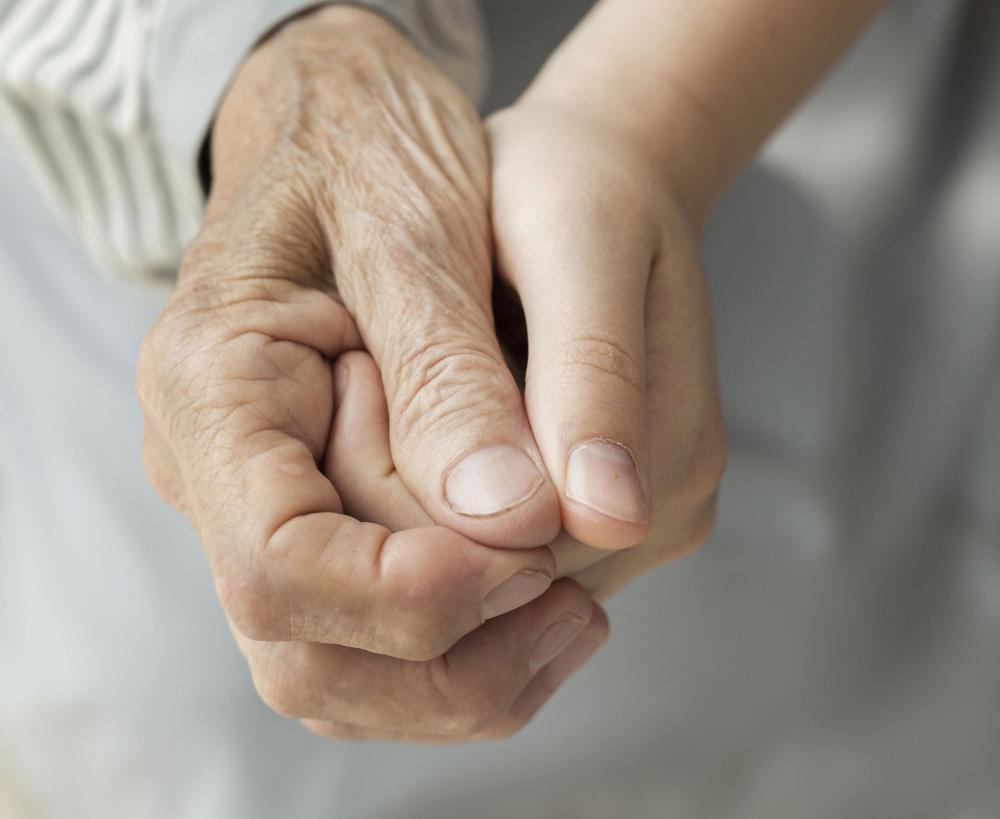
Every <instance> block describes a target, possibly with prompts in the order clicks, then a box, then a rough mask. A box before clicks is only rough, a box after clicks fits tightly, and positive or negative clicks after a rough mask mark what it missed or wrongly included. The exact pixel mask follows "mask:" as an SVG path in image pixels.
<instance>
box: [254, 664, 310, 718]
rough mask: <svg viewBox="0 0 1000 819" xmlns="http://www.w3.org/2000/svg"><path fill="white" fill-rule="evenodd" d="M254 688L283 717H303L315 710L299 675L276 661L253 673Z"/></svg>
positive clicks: (265, 703)
mask: <svg viewBox="0 0 1000 819" xmlns="http://www.w3.org/2000/svg"><path fill="white" fill-rule="evenodd" d="M253 683H254V688H255V689H256V690H257V696H259V697H260V699H261V701H262V702H263V703H264V705H266V706H267V707H268V708H270V709H271V710H272V711H274V712H275V713H276V714H280V715H281V716H283V717H288V718H289V719H303V718H305V717H309V716H311V715H312V714H311V711H312V710H313V709H312V707H311V704H310V697H309V695H308V692H307V690H306V688H305V686H304V685H303V684H302V681H301V680H300V679H299V675H297V674H295V673H293V672H292V671H291V670H290V669H286V668H283V667H281V666H279V665H276V664H274V663H271V664H269V665H268V666H267V667H266V669H265V670H264V671H262V672H261V673H255V674H254V675H253Z"/></svg>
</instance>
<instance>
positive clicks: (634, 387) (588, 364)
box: [556, 335, 646, 400]
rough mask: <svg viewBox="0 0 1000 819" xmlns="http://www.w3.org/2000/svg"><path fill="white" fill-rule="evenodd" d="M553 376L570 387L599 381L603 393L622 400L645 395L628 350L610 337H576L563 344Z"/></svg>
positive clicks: (639, 366) (636, 363)
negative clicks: (619, 397) (609, 393)
mask: <svg viewBox="0 0 1000 819" xmlns="http://www.w3.org/2000/svg"><path fill="white" fill-rule="evenodd" d="M556 367H557V370H556V376H557V377H558V378H559V379H561V380H565V381H570V382H572V383H585V384H592V383H593V381H594V379H595V378H597V379H599V380H600V383H601V384H602V385H603V387H604V390H602V391H601V392H602V393H603V392H604V391H605V390H607V389H608V388H610V390H611V391H612V392H611V395H618V396H624V397H625V398H626V399H631V398H637V399H640V400H641V399H642V398H643V397H644V396H645V394H646V385H645V378H644V375H643V368H642V364H641V363H640V362H639V361H638V360H637V359H636V356H634V355H633V354H632V353H631V352H629V350H628V348H627V347H626V346H625V345H624V344H622V343H621V342H619V341H618V340H617V339H615V338H613V337H611V336H598V335H585V336H577V337H575V338H572V339H570V340H568V341H566V342H564V343H563V345H562V348H561V350H560V356H559V359H558V361H557V362H556Z"/></svg>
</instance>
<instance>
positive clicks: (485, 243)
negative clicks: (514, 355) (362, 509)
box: [331, 135, 561, 547]
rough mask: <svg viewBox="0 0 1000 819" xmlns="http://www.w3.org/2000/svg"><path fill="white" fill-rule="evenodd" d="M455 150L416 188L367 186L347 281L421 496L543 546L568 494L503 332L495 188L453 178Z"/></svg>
mask: <svg viewBox="0 0 1000 819" xmlns="http://www.w3.org/2000/svg"><path fill="white" fill-rule="evenodd" d="M477 139H481V135H479V136H477ZM441 150H444V149H443V148H441V147H440V146H438V148H436V149H435V150H428V151H427V152H426V153H425V154H423V155H422V156H421V162H420V163H419V164H418V163H412V162H411V163H408V164H407V165H405V166H403V169H404V170H406V171H407V173H409V174H411V175H412V176H414V177H415V178H414V179H412V180H411V181H410V183H408V184H407V185H406V187H405V190H403V189H399V188H397V187H395V186H394V185H392V184H389V183H387V184H386V185H384V186H382V187H380V188H378V189H377V190H376V189H374V188H372V187H370V186H369V187H366V188H364V189H363V191H362V192H361V194H359V195H361V196H362V197H363V198H364V202H363V204H360V205H357V206H355V207H352V208H350V209H349V216H348V217H345V218H343V219H342V220H341V221H340V222H339V223H338V224H337V225H336V226H335V228H336V241H335V242H332V243H331V244H332V245H333V246H334V247H335V254H334V255H335V258H334V268H335V270H336V273H337V287H338V290H339V292H340V294H341V297H342V298H343V300H344V303H345V305H346V306H347V308H348V309H349V310H350V312H351V314H352V315H353V316H354V317H355V319H356V321H357V324H358V327H359V330H360V332H361V334H362V337H363V338H364V342H365V346H366V347H367V348H368V350H369V351H370V352H371V355H372V357H373V358H374V360H375V362H376V364H377V366H378V369H379V371H380V372H381V376H382V382H383V385H384V388H385V396H386V401H387V404H388V413H389V434H390V435H389V437H390V444H391V449H392V460H393V462H394V463H395V466H396V469H397V470H398V472H399V474H400V476H401V477H402V479H403V481H404V482H405V483H406V485H407V487H408V488H409V490H410V491H411V492H412V493H413V495H414V497H415V498H416V499H417V501H418V502H419V503H420V505H421V506H423V508H424V509H425V511H426V512H427V513H428V514H429V515H430V517H431V518H432V519H433V520H434V521H435V522H436V523H438V524H440V525H442V526H446V527H448V528H450V529H453V530H455V531H457V532H460V533H461V534H463V535H465V536H467V537H469V538H471V539H473V540H476V541H478V542H480V543H485V544H488V545H493V546H507V547H531V546H539V545H543V544H546V543H548V542H549V541H550V540H551V539H552V538H554V537H555V536H556V534H557V533H558V531H559V528H560V525H561V521H560V513H559V504H558V497H557V495H556V492H555V488H554V487H553V485H552V483H551V481H550V479H549V477H548V475H547V473H546V471H545V466H544V462H543V460H542V456H541V454H540V452H539V449H538V445H537V444H536V442H535V438H534V436H533V434H532V431H531V427H530V425H529V423H528V418H527V413H526V411H525V407H524V399H523V397H522V395H521V391H520V389H519V388H518V385H517V383H516V381H515V379H514V377H513V376H512V374H511V372H510V371H509V369H508V368H507V365H506V363H505V362H504V357H503V354H502V352H501V349H500V345H499V343H498V341H497V337H496V330H495V327H494V322H493V312H492V304H491V289H492V278H493V276H492V239H491V230H490V225H489V219H488V212H487V205H486V190H485V186H484V185H479V184H472V183H471V182H468V181H467V182H464V183H461V184H460V183H457V182H455V183H448V182H445V181H444V180H447V179H449V178H450V176H449V174H451V175H454V174H455V173H457V172H456V171H455V170H454V166H455V163H454V162H449V161H448V160H447V157H443V156H442V155H441V154H440V151H441ZM425 166H427V167H432V168H434V167H436V168H440V169H441V170H440V172H439V173H430V172H429V171H425V170H424V167H425ZM401 173H402V170H401ZM376 199H377V201H376Z"/></svg>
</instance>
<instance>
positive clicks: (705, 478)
mask: <svg viewBox="0 0 1000 819" xmlns="http://www.w3.org/2000/svg"><path fill="white" fill-rule="evenodd" d="M725 470H726V440H725V429H724V427H723V424H722V419H721V416H719V414H718V412H714V413H713V414H712V418H711V420H709V421H708V422H707V423H705V424H703V425H702V427H701V429H700V431H699V432H698V433H697V434H696V435H695V436H694V437H693V441H692V443H691V445H690V449H689V450H688V455H687V457H686V458H683V459H681V460H679V461H678V462H677V463H676V464H675V466H674V472H673V475H672V477H671V480H670V482H669V485H670V486H671V487H672V490H671V492H670V494H671V496H672V498H673V499H674V500H675V501H682V502H684V503H685V504H686V505H689V506H700V505H701V504H702V503H704V502H705V501H706V500H707V499H709V498H712V497H713V496H714V495H715V494H716V493H717V492H718V490H719V486H720V485H721V483H722V478H723V475H724V474H725Z"/></svg>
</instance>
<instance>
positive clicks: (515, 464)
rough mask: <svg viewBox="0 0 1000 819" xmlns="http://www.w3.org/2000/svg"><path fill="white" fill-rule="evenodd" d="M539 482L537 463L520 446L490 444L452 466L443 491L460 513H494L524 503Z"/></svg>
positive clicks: (539, 474)
mask: <svg viewBox="0 0 1000 819" xmlns="http://www.w3.org/2000/svg"><path fill="white" fill-rule="evenodd" d="M541 485H542V475H541V473H540V472H539V471H538V467H536V466H535V464H534V462H533V461H532V460H531V458H529V457H528V456H527V455H526V454H525V453H523V452H522V451H521V450H520V449H517V448H516V447H512V446H506V445H504V446H491V447H487V448H486V449H481V450H479V451H478V452H473V453H472V454H471V455H469V456H467V457H466V458H465V459H463V460H461V461H459V463H458V464H456V465H455V466H454V467H452V470H451V472H450V473H448V477H447V479H446V480H445V484H444V494H445V500H446V501H447V503H448V505H449V506H450V507H451V508H452V509H454V510H455V511H456V512H458V513H459V514H460V515H493V514H496V513H497V512H502V511H503V510H505V509H510V508H511V507H513V506H517V505H518V504H519V503H524V501H526V500H527V499H528V498H530V497H531V496H532V495H533V494H535V491H536V490H537V489H538V487H539V486H541Z"/></svg>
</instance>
